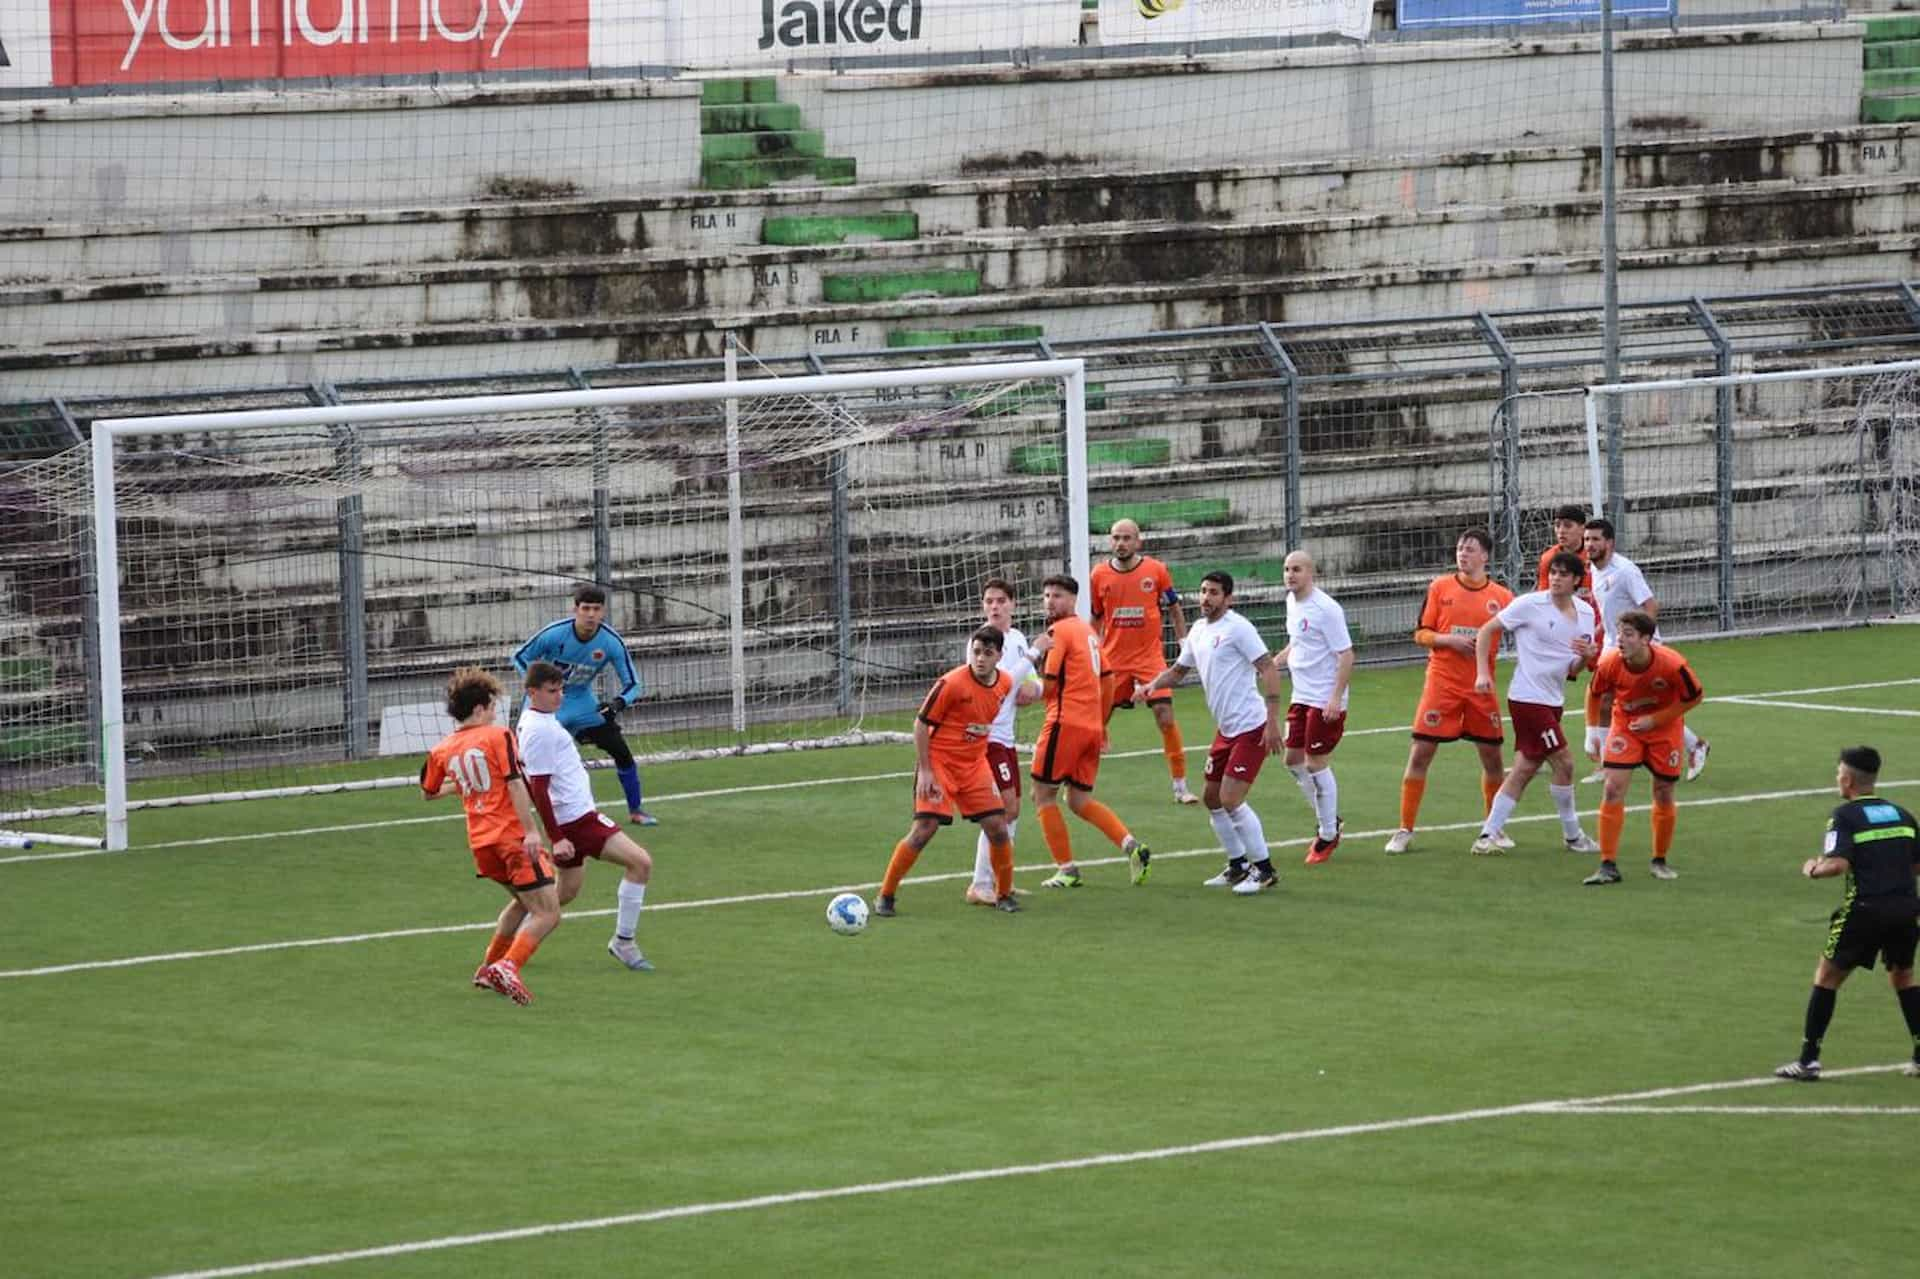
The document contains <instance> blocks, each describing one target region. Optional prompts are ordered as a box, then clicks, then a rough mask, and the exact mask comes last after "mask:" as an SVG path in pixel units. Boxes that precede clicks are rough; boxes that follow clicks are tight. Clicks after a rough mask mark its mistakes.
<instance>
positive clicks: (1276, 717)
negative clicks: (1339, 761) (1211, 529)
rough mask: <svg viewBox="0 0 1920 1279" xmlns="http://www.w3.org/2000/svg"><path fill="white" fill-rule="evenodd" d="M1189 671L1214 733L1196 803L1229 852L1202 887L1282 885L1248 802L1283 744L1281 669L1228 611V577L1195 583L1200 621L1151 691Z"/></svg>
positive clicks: (1249, 626)
mask: <svg viewBox="0 0 1920 1279" xmlns="http://www.w3.org/2000/svg"><path fill="white" fill-rule="evenodd" d="M1187 671H1198V672H1199V673H1200V686H1201V688H1202V689H1203V690H1204V691H1205V692H1206V695H1207V709H1208V710H1209V711H1211V712H1212V713H1213V722H1214V725H1215V728H1216V730H1217V731H1216V732H1215V733H1214V737H1213V748H1212V749H1211V750H1210V751H1208V752H1207V773H1206V776H1207V784H1206V789H1205V791H1204V793H1203V794H1202V795H1201V802H1202V803H1204V804H1205V805H1206V806H1207V820H1209V821H1211V822H1212V823H1213V832H1214V834H1216V835H1218V836H1219V837H1220V845H1221V847H1223V848H1224V849H1226V851H1227V865H1226V869H1224V870H1222V871H1221V872H1220V873H1219V874H1218V875H1215V876H1214V877H1213V878H1212V879H1209V880H1208V881H1207V887H1209V888H1231V889H1233V891H1234V892H1236V893H1239V894H1241V895H1242V896H1248V895H1251V894H1253V893H1258V892H1260V891H1262V890H1263V889H1267V888H1271V887H1273V885H1274V884H1276V883H1278V882H1279V879H1280V877H1279V875H1277V874H1276V873H1275V872H1274V869H1273V862H1272V860H1271V858H1270V857H1269V856H1268V853H1267V836H1266V832H1265V831H1264V830H1263V829H1262V828H1261V826H1260V818H1259V816H1258V815H1257V814H1256V813H1255V812H1254V811H1253V805H1251V804H1249V803H1247V792H1248V791H1249V790H1250V789H1252V787H1253V782H1254V779H1255V778H1257V777H1258V776H1260V766H1261V765H1262V764H1265V763H1266V762H1267V756H1269V755H1271V754H1273V753H1274V752H1276V751H1278V750H1281V749H1282V748H1283V746H1284V743H1285V737H1284V733H1283V726H1284V717H1283V716H1282V715H1281V712H1280V668H1279V667H1277V666H1275V665H1274V663H1273V657H1272V656H1271V655H1270V654H1269V653H1268V652H1267V643H1266V641H1265V640H1263V639H1261V638H1260V632H1259V631H1257V630H1255V629H1254V625H1253V623H1252V622H1249V621H1248V620H1247V619H1246V618H1244V617H1242V616H1240V614H1238V613H1236V612H1234V611H1233V575H1232V574H1230V573H1223V572H1220V571H1219V570H1215V571H1214V572H1211V573H1208V574H1207V575H1206V576H1204V577H1202V578H1201V579H1200V620H1199V621H1197V622H1195V623H1194V624H1193V625H1192V626H1191V627H1190V628H1189V629H1188V630H1187V633H1186V635H1185V637H1184V638H1182V639H1181V641H1180V655H1179V656H1178V657H1176V658H1174V659H1173V665H1172V666H1170V667H1168V668H1167V669H1166V670H1164V671H1162V672H1161V673H1160V674H1159V675H1157V676H1155V677H1154V679H1153V682H1152V683H1151V684H1149V685H1148V686H1147V691H1148V692H1149V693H1154V692H1158V691H1159V690H1160V689H1163V688H1172V687H1173V685H1174V684H1176V683H1177V682H1179V679H1180V677H1181V675H1182V674H1184V673H1185V672H1187Z"/></svg>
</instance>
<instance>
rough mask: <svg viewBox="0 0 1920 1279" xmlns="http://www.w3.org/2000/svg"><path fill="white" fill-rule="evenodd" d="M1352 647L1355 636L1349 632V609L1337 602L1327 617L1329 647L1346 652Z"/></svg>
mask: <svg viewBox="0 0 1920 1279" xmlns="http://www.w3.org/2000/svg"><path fill="white" fill-rule="evenodd" d="M1352 647H1353V636H1352V635H1349V634H1348V633H1347V610H1346V609H1344V608H1341V607H1340V606H1339V605H1338V604H1335V605H1334V606H1333V608H1332V609H1331V610H1330V611H1329V615H1328V617H1327V648H1328V649H1329V650H1331V651H1332V652H1335V653H1344V652H1346V651H1348V650H1349V649H1351V648H1352Z"/></svg>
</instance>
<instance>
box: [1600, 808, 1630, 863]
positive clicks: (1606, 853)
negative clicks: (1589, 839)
mask: <svg viewBox="0 0 1920 1279" xmlns="http://www.w3.org/2000/svg"><path fill="white" fill-rule="evenodd" d="M1626 824H1627V806H1626V805H1625V804H1608V803H1605V802H1602V803H1601V805H1600V860H1601V861H1603V862H1610V861H1612V860H1613V859H1614V855H1615V854H1617V853H1618V852H1619V851H1620V828H1621V827H1623V826H1625V825H1626Z"/></svg>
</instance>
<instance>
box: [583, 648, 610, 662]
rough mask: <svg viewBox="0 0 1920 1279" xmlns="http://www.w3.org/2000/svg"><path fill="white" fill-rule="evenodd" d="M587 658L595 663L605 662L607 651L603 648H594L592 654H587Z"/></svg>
mask: <svg viewBox="0 0 1920 1279" xmlns="http://www.w3.org/2000/svg"><path fill="white" fill-rule="evenodd" d="M587 656H588V657H591V658H592V659H593V660H594V661H596V662H604V661H606V660H607V650H606V649H604V648H596V649H594V650H593V652H591V653H589V654H587Z"/></svg>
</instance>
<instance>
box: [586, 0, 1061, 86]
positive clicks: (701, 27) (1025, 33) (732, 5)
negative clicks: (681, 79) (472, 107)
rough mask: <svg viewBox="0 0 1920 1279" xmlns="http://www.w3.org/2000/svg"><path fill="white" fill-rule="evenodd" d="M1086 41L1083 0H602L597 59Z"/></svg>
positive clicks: (717, 63) (760, 62) (829, 54)
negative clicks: (662, 16)
mask: <svg viewBox="0 0 1920 1279" xmlns="http://www.w3.org/2000/svg"><path fill="white" fill-rule="evenodd" d="M662 9H664V10H665V14H666V20H665V21H664V22H662V21H661V20H660V14H661V10H662ZM1079 33H1080V4H1079V0H667V3H666V4H665V5H664V6H663V5H662V4H660V3H659V0H597V2H596V4H595V6H594V46H593V61H594V65H595V66H635V65H644V64H657V63H665V64H667V65H671V66H678V67H684V68H688V69H690V70H724V69H728V68H735V67H741V68H746V67H778V66H781V65H784V64H786V63H790V62H801V61H805V62H818V61H822V60H825V59H835V60H839V61H848V60H859V59H863V58H885V57H892V58H896V59H898V58H902V57H907V58H911V57H915V56H919V55H927V54H965V53H975V52H979V51H982V50H1006V49H1024V48H1030V47H1035V46H1043V47H1054V48H1058V47H1063V46H1067V45H1073V44H1077V43H1078V42H1079ZM660 41H664V45H661V44H659V43H657V42H660Z"/></svg>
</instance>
